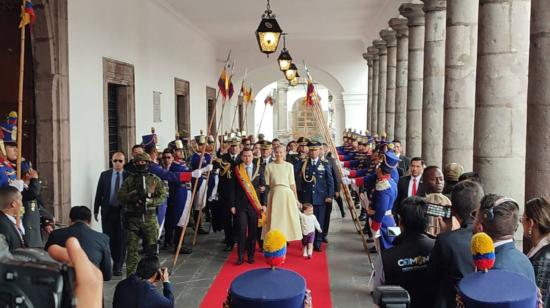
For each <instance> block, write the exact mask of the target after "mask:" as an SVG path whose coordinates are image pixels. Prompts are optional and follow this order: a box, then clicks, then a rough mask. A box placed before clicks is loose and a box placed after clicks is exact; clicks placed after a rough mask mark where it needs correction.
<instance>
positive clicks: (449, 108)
mask: <svg viewBox="0 0 550 308" xmlns="http://www.w3.org/2000/svg"><path fill="white" fill-rule="evenodd" d="M478 11H479V0H469V1H464V0H447V39H446V40H447V42H446V50H445V70H446V73H445V103H444V110H445V111H444V121H443V165H445V164H448V163H452V162H456V163H460V164H461V165H462V166H464V170H467V171H471V170H472V168H473V155H474V150H473V147H474V114H475V106H476V105H475V102H476V100H475V94H476V66H477V21H478Z"/></svg>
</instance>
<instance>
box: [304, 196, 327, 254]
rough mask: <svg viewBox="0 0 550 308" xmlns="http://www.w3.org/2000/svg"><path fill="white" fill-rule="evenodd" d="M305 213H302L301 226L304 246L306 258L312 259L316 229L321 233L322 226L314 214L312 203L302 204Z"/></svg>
mask: <svg viewBox="0 0 550 308" xmlns="http://www.w3.org/2000/svg"><path fill="white" fill-rule="evenodd" d="M302 210H303V211H304V212H303V213H300V224H301V225H302V235H303V236H304V237H303V238H302V246H303V248H304V258H307V259H311V255H312V254H313V242H314V241H315V229H317V231H319V232H323V230H321V225H320V224H319V221H317V217H315V215H314V214H313V205H311V204H310V203H304V204H302Z"/></svg>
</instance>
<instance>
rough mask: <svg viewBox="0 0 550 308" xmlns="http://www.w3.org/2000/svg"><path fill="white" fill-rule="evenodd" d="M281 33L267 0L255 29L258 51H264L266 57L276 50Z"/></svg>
mask: <svg viewBox="0 0 550 308" xmlns="http://www.w3.org/2000/svg"><path fill="white" fill-rule="evenodd" d="M281 33H283V30H281V27H280V26H279V23H278V22H277V19H275V15H274V14H272V12H271V7H270V5H269V0H267V8H266V10H265V12H264V14H263V15H262V20H261V21H260V25H259V26H258V29H257V30H256V40H257V41H258V45H259V46H260V51H261V52H263V53H265V54H266V55H267V56H268V57H269V54H271V53H274V52H275V51H277V46H279V39H280V38H281Z"/></svg>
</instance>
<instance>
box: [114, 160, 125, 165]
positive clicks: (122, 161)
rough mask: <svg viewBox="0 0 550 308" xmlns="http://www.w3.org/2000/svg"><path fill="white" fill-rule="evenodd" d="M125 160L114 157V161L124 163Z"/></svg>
mask: <svg viewBox="0 0 550 308" xmlns="http://www.w3.org/2000/svg"><path fill="white" fill-rule="evenodd" d="M123 162H124V161H123V160H122V159H113V163H121V164H122V163H123Z"/></svg>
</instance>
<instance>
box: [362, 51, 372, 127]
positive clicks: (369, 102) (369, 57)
mask: <svg viewBox="0 0 550 308" xmlns="http://www.w3.org/2000/svg"><path fill="white" fill-rule="evenodd" d="M363 58H364V59H365V60H367V66H368V68H369V73H368V77H369V83H368V86H367V88H368V90H367V91H368V96H367V130H370V125H371V122H372V117H371V113H372V99H373V93H372V92H373V91H372V90H373V84H372V83H373V79H372V74H373V67H372V65H373V62H374V56H373V55H372V54H371V53H369V52H365V53H363Z"/></svg>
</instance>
